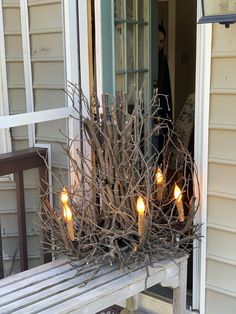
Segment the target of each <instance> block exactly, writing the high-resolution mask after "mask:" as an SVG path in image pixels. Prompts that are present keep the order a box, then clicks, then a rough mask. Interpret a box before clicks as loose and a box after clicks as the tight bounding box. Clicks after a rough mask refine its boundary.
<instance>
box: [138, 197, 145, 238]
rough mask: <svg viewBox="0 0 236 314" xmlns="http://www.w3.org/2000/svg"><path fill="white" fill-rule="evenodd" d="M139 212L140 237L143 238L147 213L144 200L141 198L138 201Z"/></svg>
mask: <svg viewBox="0 0 236 314" xmlns="http://www.w3.org/2000/svg"><path fill="white" fill-rule="evenodd" d="M137 212H138V235H139V237H141V235H142V232H143V226H144V212H145V205H144V200H143V198H142V197H141V196H139V198H138V200H137Z"/></svg>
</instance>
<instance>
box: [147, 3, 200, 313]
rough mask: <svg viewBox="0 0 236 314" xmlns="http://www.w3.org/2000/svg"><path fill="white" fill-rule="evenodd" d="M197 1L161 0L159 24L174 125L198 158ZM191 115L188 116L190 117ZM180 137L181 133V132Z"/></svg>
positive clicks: (163, 291)
mask: <svg viewBox="0 0 236 314" xmlns="http://www.w3.org/2000/svg"><path fill="white" fill-rule="evenodd" d="M196 14H197V2H196V1H195V0H178V1H177V0H159V4H158V23H159V24H161V25H162V26H163V27H164V29H165V32H166V40H165V47H164V53H165V55H166V57H167V60H168V65H169V72H170V81H171V94H172V106H173V122H174V126H175V127H176V128H178V127H180V130H176V131H180V132H183V133H184V142H185V143H184V144H185V145H186V148H188V150H189V151H190V152H191V153H192V156H194V124H193V123H194V107H195V105H194V99H195V96H194V93H195V66H196ZM186 113H187V114H186ZM185 120H186V121H185ZM178 133H179V132H178ZM192 270H193V256H192V254H191V256H190V258H189V262H188V283H187V288H188V305H189V306H190V307H191V305H192V292H193V291H192V286H193V271H192ZM151 290H152V292H154V293H155V294H158V296H161V297H163V298H171V297H172V296H171V294H172V292H171V289H168V288H162V287H159V286H158V287H155V288H153V289H151Z"/></svg>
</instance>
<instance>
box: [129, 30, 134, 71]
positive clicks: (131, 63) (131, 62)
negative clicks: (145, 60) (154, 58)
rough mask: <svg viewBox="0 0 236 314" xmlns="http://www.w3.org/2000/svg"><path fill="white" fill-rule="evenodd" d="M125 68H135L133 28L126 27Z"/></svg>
mask: <svg viewBox="0 0 236 314" xmlns="http://www.w3.org/2000/svg"><path fill="white" fill-rule="evenodd" d="M127 68H128V69H134V68H135V26H134V25H127Z"/></svg>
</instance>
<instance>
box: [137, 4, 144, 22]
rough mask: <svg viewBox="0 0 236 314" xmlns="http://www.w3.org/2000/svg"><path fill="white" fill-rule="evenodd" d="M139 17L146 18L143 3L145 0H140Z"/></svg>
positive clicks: (140, 18)
mask: <svg viewBox="0 0 236 314" xmlns="http://www.w3.org/2000/svg"><path fill="white" fill-rule="evenodd" d="M138 19H139V20H144V3H143V0H138Z"/></svg>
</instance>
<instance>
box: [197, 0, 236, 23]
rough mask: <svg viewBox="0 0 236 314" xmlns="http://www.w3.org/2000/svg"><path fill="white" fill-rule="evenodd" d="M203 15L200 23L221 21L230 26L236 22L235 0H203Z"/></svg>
mask: <svg viewBox="0 0 236 314" xmlns="http://www.w3.org/2000/svg"><path fill="white" fill-rule="evenodd" d="M201 1H202V17H201V18H200V20H199V22H198V23H200V24H201V23H220V24H225V27H226V28H228V27H229V26H230V24H233V23H235V22H236V1H235V0H201Z"/></svg>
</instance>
